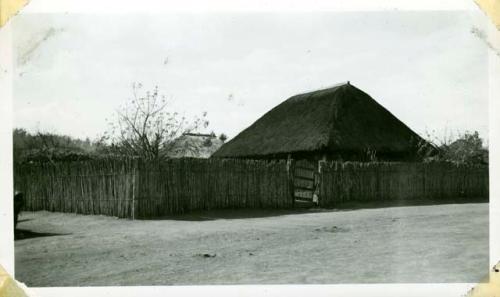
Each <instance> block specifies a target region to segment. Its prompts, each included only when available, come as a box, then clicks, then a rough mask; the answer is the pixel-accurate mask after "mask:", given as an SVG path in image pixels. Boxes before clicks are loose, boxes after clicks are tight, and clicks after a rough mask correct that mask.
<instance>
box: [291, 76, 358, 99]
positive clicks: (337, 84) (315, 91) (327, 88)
mask: <svg viewBox="0 0 500 297" xmlns="http://www.w3.org/2000/svg"><path fill="white" fill-rule="evenodd" d="M342 86H353V85H352V84H351V82H350V81H348V80H347V81H344V82H340V83H336V84H333V85H330V86H328V87H322V88H320V89H315V90H311V91H306V92H303V93H299V94H295V95H293V96H292V97H290V98H293V97H298V96H303V95H309V94H313V93H319V92H323V91H328V90H333V89H336V88H339V87H342Z"/></svg>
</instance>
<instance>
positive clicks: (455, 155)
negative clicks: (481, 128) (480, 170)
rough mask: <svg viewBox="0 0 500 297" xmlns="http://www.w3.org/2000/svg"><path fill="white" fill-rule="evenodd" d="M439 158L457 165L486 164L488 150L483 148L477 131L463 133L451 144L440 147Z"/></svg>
mask: <svg viewBox="0 0 500 297" xmlns="http://www.w3.org/2000/svg"><path fill="white" fill-rule="evenodd" d="M440 151H441V156H442V158H443V159H445V160H446V161H452V162H458V163H471V164H472V163H475V164H479V163H488V150H487V149H486V148H484V147H483V140H482V139H481V138H480V137H479V133H478V132H477V131H475V132H473V133H470V132H465V133H463V134H462V135H461V136H460V137H459V138H458V139H457V140H455V141H453V142H451V143H443V144H442V145H441V146H440Z"/></svg>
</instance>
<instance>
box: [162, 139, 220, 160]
mask: <svg viewBox="0 0 500 297" xmlns="http://www.w3.org/2000/svg"><path fill="white" fill-rule="evenodd" d="M223 143H224V142H223V141H222V140H220V139H219V138H217V137H216V136H215V135H211V134H199V133H184V134H183V135H182V136H180V137H179V138H177V139H176V140H175V141H174V143H173V146H172V147H171V149H170V151H169V153H168V156H169V157H170V158H205V159H206V158H209V157H210V156H211V155H212V154H213V153H214V152H215V151H216V150H218V149H219V148H220V147H221V146H222V144H223Z"/></svg>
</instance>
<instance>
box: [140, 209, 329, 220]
mask: <svg viewBox="0 0 500 297" xmlns="http://www.w3.org/2000/svg"><path fill="white" fill-rule="evenodd" d="M324 211H325V210H324V209H319V208H300V209H251V208H241V209H218V210H199V211H192V212H189V213H187V214H182V215H167V216H161V217H156V218H144V219H142V220H174V221H213V220H234V219H255V218H266V217H277V216H285V215H293V214H303V213H316V212H324Z"/></svg>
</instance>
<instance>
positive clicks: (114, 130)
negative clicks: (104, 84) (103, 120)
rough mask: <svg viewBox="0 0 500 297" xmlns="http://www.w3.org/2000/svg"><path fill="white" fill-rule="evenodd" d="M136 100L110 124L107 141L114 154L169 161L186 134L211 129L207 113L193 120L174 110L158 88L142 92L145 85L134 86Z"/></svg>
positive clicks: (120, 110) (118, 112) (122, 110)
mask: <svg viewBox="0 0 500 297" xmlns="http://www.w3.org/2000/svg"><path fill="white" fill-rule="evenodd" d="M132 94H133V98H132V99H131V100H130V102H129V103H128V104H127V105H125V106H124V107H122V108H121V109H119V110H117V120H116V121H114V122H110V128H111V129H110V131H108V132H106V133H105V135H104V140H105V141H109V142H110V143H111V148H112V151H113V152H115V153H119V154H122V155H127V156H137V157H142V158H145V159H160V158H166V157H168V156H169V154H170V153H171V152H172V150H173V149H174V148H175V140H176V139H177V138H178V137H179V136H180V135H182V134H183V133H188V132H191V131H194V130H196V129H198V128H200V127H207V126H208V120H207V119H206V115H207V113H206V112H203V114H202V116H201V117H196V118H194V119H193V120H188V119H186V117H185V116H182V115H180V114H179V113H178V112H173V111H171V110H170V105H169V103H170V102H169V100H167V98H166V96H164V95H160V93H159V91H158V87H157V86H156V87H154V89H153V90H152V91H145V92H143V91H142V84H140V83H133V84H132Z"/></svg>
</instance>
